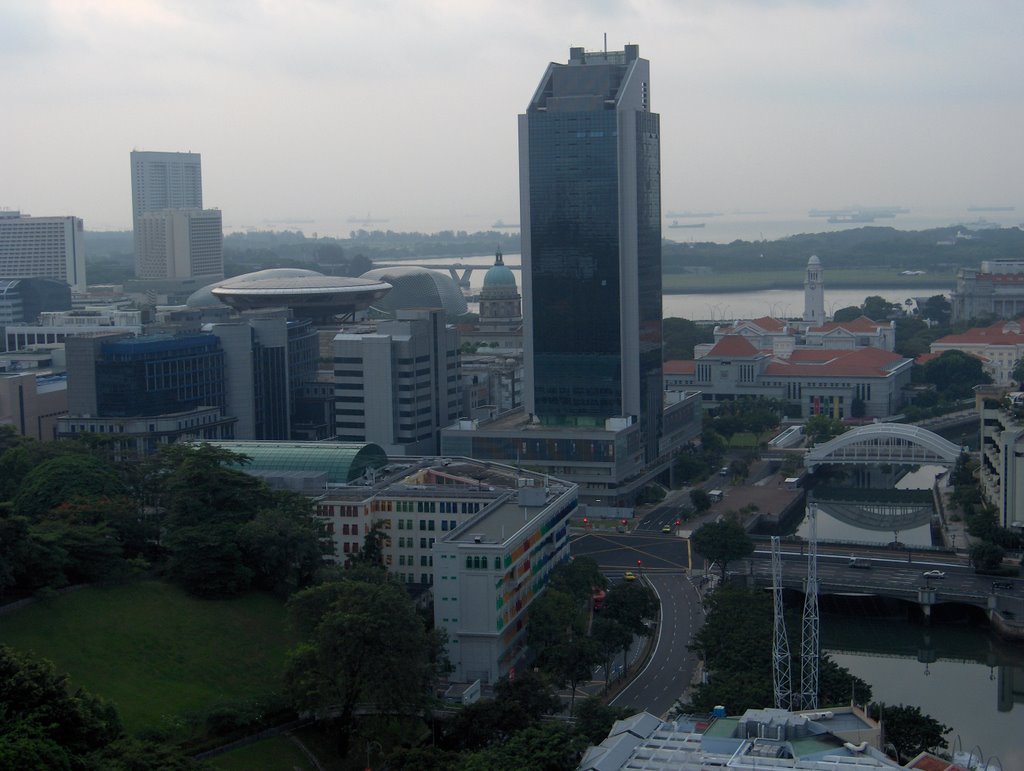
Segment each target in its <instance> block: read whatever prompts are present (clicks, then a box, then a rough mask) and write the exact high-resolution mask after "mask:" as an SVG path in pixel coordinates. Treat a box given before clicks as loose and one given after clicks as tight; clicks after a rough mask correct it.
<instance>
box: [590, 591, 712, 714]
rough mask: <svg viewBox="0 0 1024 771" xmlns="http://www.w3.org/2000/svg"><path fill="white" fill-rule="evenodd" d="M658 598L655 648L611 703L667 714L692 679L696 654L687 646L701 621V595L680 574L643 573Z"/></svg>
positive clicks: (702, 616) (702, 621)
mask: <svg viewBox="0 0 1024 771" xmlns="http://www.w3.org/2000/svg"><path fill="white" fill-rule="evenodd" d="M643 580H645V581H647V582H648V583H649V584H650V586H651V587H652V588H653V589H654V592H655V593H656V594H657V595H658V599H659V600H660V601H661V622H660V623H659V624H658V626H657V628H656V630H655V635H656V637H655V642H654V651H653V652H652V654H651V657H650V658H649V659H648V660H647V663H646V664H645V665H644V668H643V669H642V670H641V671H640V673H639V674H636V675H635V676H634V677H633V679H632V682H630V684H629V685H627V686H626V687H625V688H624V689H623V690H622V691H621V692H620V693H619V694H618V695H616V696H615V698H614V699H612V700H611V702H610V703H611V704H612V705H614V706H616V707H633V708H635V709H637V710H647V711H648V712H650V713H651V714H653V715H658V716H661V717H664V716H666V714H667V713H668V712H669V710H671V709H672V707H673V706H675V703H676V700H677V699H679V698H680V697H681V696H682V695H683V692H684V691H685V690H686V689H687V687H688V686H689V684H690V682H691V681H692V680H693V673H694V671H695V669H696V667H697V656H696V655H695V654H693V653H691V652H690V651H689V650H688V649H687V647H686V646H687V645H688V644H689V643H690V639H691V636H692V635H693V634H694V632H696V631H697V630H698V629H700V627H701V625H702V624H703V623H704V615H703V608H702V605H701V599H700V594H699V592H698V591H697V589H696V588H695V587H694V586H693V584H692V583H690V580H689V578H687V577H686V576H685V575H683V574H670V573H651V574H648V575H645V576H644V579H643Z"/></svg>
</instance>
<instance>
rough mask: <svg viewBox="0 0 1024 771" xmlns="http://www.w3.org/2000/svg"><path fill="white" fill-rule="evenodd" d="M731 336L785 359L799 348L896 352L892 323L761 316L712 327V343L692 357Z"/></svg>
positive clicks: (705, 351)
mask: <svg viewBox="0 0 1024 771" xmlns="http://www.w3.org/2000/svg"><path fill="white" fill-rule="evenodd" d="M732 335H739V336H740V337H743V338H745V339H746V340H748V341H749V342H750V344H751V345H753V346H754V347H755V348H758V349H760V350H763V351H769V352H771V353H773V354H775V355H776V356H788V355H789V354H790V353H791V352H792V351H795V350H799V349H801V348H826V349H829V350H849V349H853V348H879V349H881V350H883V351H892V350H894V349H895V348H896V325H895V322H893V321H874V320H873V319H869V318H868V317H867V316H860V317H859V318H856V319H853V320H852V321H828V322H825V323H823V324H807V323H804V322H800V321H788V320H782V319H776V318H773V317H771V316H762V317H761V318H759V319H744V320H742V321H736V322H733V323H732V324H726V325H718V326H716V327H715V342H714V343H705V344H703V345H700V346H698V347H697V350H696V351H695V352H694V355H696V356H702V355H704V354H706V353H707V352H708V351H709V350H711V348H712V347H713V346H714V345H715V344H717V343H719V342H720V341H721V340H722V339H724V338H726V337H729V336H732Z"/></svg>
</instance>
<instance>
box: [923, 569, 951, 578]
mask: <svg viewBox="0 0 1024 771" xmlns="http://www.w3.org/2000/svg"><path fill="white" fill-rule="evenodd" d="M924 577H925V578H945V577H946V574H945V573H943V572H942V571H941V570H926V571H924Z"/></svg>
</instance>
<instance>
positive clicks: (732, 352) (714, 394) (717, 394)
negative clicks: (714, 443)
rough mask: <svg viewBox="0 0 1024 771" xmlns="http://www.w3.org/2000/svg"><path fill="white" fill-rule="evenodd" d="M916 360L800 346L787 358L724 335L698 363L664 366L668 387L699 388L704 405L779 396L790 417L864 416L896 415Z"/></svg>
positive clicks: (868, 350) (865, 350)
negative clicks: (858, 408) (859, 412)
mask: <svg viewBox="0 0 1024 771" xmlns="http://www.w3.org/2000/svg"><path fill="white" fill-rule="evenodd" d="M912 366H913V360H911V359H906V358H903V357H902V356H900V355H898V354H896V353H893V352H891V351H884V350H880V349H878V348H852V349H827V348H800V349H796V350H793V351H791V352H790V353H789V354H788V355H786V356H780V355H776V354H774V353H772V352H771V351H770V350H767V351H766V350H761V349H759V348H757V347H756V346H755V345H754V344H753V343H752V342H751V341H750V340H749V339H747V338H746V337H745V336H743V335H738V334H737V335H726V336H724V337H722V338H721V340H719V341H717V342H716V343H715V344H714V345H713V346H712V347H711V348H710V350H708V351H707V352H706V353H704V354H703V355H702V356H700V357H699V358H697V359H695V360H694V361H670V362H666V363H665V366H664V373H665V375H664V376H665V388H666V390H675V391H700V392H701V393H702V399H703V403H704V405H705V407H713V406H714V405H716V404H719V403H720V402H723V401H728V400H732V399H737V398H740V397H743V396H751V397H769V398H774V399H779V400H780V401H783V402H786V403H788V404H790V405H792V406H793V412H792V415H791V416H792V417H797V416H804V417H807V416H810V415H820V414H825V415H830V416H832V417H836V418H846V417H852V416H853V412H854V404H855V403H858V402H859V403H861V404H863V416H864V417H869V418H870V417H877V418H884V417H888V416H891V415H895V414H897V413H898V412H899V411H900V410H901V409H902V407H903V405H904V403H905V398H906V397H905V389H906V387H907V386H908V385H909V384H910V370H911V367H912Z"/></svg>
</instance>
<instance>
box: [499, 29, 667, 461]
mask: <svg viewBox="0 0 1024 771" xmlns="http://www.w3.org/2000/svg"><path fill="white" fill-rule="evenodd" d="M660 152H661V128H660V123H659V116H658V115H657V114H656V113H653V112H651V102H650V65H649V63H648V62H647V60H645V59H641V58H640V52H639V46H636V45H627V46H626V47H625V50H623V51H610V52H609V51H602V52H585V51H584V50H583V49H582V48H572V49H570V51H569V62H568V64H554V63H552V64H550V65H548V68H547V71H546V72H545V73H544V76H543V77H542V78H541V82H540V85H539V86H538V87H537V90H536V92H535V93H534V96H533V98H532V99H531V100H530V103H529V105H528V106H527V109H526V113H525V114H524V115H520V116H519V179H520V207H521V212H520V223H521V227H522V264H523V295H524V298H523V300H524V302H523V305H524V308H523V313H524V328H523V348H524V354H525V357H526V372H525V377H526V382H525V384H524V401H525V406H526V410H527V412H529V413H531V414H532V415H534V416H535V417H536V418H537V419H538V420H539V421H540V422H541V423H542V424H546V425H561V426H585V427H594V426H599V425H603V424H604V421H605V420H606V419H608V418H612V417H621V416H626V415H629V416H633V418H634V419H635V420H636V421H637V422H638V423H639V426H640V440H641V442H642V445H643V452H644V458H645V460H646V461H653V460H654V459H655V458H656V457H657V455H658V439H659V437H660V434H661V418H662V414H661V413H662V396H661V393H662V384H661V157H660Z"/></svg>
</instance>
